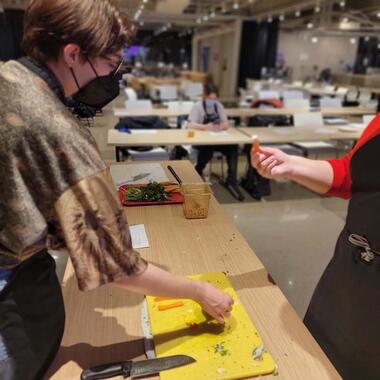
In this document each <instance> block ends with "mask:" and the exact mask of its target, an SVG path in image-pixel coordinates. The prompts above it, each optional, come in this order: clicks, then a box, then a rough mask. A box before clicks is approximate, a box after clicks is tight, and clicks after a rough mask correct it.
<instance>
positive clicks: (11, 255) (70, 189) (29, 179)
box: [0, 0, 233, 380]
mask: <svg viewBox="0 0 380 380" xmlns="http://www.w3.org/2000/svg"><path fill="white" fill-rule="evenodd" d="M130 34H131V32H130V26H129V24H128V21H127V20H126V18H125V16H124V15H123V14H121V13H120V12H119V11H118V9H117V8H116V7H115V6H114V5H113V4H112V2H111V1H108V0H59V1H53V0H32V1H31V2H30V3H29V5H28V7H27V9H26V14H25V24H24V39H23V46H24V50H25V52H26V54H27V57H26V58H23V59H21V60H20V61H9V62H6V63H2V64H0V158H1V165H0V178H1V182H0V377H1V379H2V380H10V379H12V380H21V379H22V380H29V379H36V380H37V379H38V380H40V379H41V378H42V377H43V374H44V373H45V371H46V370H47V368H48V366H49V365H50V363H51V361H52V360H53V359H54V356H55V354H56V352H57V350H58V348H59V345H60V342H61V338H62V334H63V330H64V320H65V313H64V304H63V299H62V294H61V287H60V284H59V282H58V280H57V276H56V273H55V262H54V260H53V258H52V257H51V256H50V255H49V253H48V249H49V248H54V249H59V248H66V249H67V251H68V252H69V255H70V258H71V261H72V263H73V267H74V270H75V274H76V277H77V280H78V285H79V288H80V289H81V290H83V291H85V290H90V289H95V288H97V287H99V286H102V285H106V284H112V285H113V286H118V287H122V288H126V289H129V290H133V291H136V292H139V293H144V294H151V295H166V296H169V297H180V298H190V299H194V300H195V301H197V302H199V303H200V304H201V306H202V307H203V309H204V310H205V311H206V312H208V313H209V314H210V315H212V316H213V317H214V318H216V319H217V320H218V321H219V322H220V323H223V320H224V317H225V316H228V315H229V313H230V311H231V307H232V303H233V301H232V299H231V297H230V296H229V295H227V294H225V293H223V292H221V291H219V290H217V289H215V288H213V287H212V286H210V285H209V284H206V283H203V282H197V281H190V280H187V279H184V278H181V277H177V276H175V275H172V274H169V273H168V272H165V271H163V270H161V269H159V268H157V267H155V266H154V265H152V264H149V263H147V262H146V261H145V260H144V259H143V258H142V257H141V256H140V255H139V253H138V252H136V251H135V250H134V249H133V248H132V244H131V236H130V231H129V227H128V223H127V220H126V217H125V214H124V210H123V208H122V207H121V205H120V202H119V200H118V197H117V195H116V192H115V188H114V185H113V183H112V179H111V177H110V174H109V170H108V168H107V166H106V165H105V163H104V162H103V160H102V159H101V157H100V155H99V151H98V148H97V146H96V144H95V141H94V140H93V138H92V136H91V133H90V131H89V130H88V128H87V127H85V126H83V125H81V124H80V123H78V121H77V119H75V117H74V116H73V115H72V114H71V113H70V112H69V111H68V110H67V109H66V108H65V106H64V102H65V99H66V98H67V97H69V96H73V97H74V98H76V100H77V101H80V102H82V103H83V104H87V105H89V106H96V107H102V106H104V105H105V104H107V103H108V102H109V101H110V100H112V99H113V98H114V97H115V96H117V94H118V91H117V90H118V85H117V71H118V68H119V67H120V64H121V61H122V52H123V49H124V48H125V47H126V45H127V43H128V40H129V36H130Z"/></svg>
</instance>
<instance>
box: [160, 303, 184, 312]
mask: <svg viewBox="0 0 380 380" xmlns="http://www.w3.org/2000/svg"><path fill="white" fill-rule="evenodd" d="M183 305H184V303H183V301H177V302H173V303H170V304H168V305H159V306H158V310H159V311H165V310H169V309H174V308H175V307H180V306H183Z"/></svg>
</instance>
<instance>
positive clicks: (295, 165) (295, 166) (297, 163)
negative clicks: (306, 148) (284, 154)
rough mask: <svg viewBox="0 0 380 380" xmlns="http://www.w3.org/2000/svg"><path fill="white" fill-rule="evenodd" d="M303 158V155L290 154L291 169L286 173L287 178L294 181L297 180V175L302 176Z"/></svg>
mask: <svg viewBox="0 0 380 380" xmlns="http://www.w3.org/2000/svg"><path fill="white" fill-rule="evenodd" d="M302 160H303V157H298V156H289V162H288V165H289V171H288V173H287V175H286V178H287V179H290V180H292V181H294V180H296V179H297V177H299V176H300V169H301V167H302V164H301V161H302Z"/></svg>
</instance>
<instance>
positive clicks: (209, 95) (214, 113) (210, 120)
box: [188, 82, 244, 201]
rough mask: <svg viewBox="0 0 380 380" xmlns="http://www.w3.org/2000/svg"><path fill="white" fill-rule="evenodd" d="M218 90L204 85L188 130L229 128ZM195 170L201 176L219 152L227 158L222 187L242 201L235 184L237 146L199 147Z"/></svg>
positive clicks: (212, 85) (212, 130)
mask: <svg viewBox="0 0 380 380" xmlns="http://www.w3.org/2000/svg"><path fill="white" fill-rule="evenodd" d="M218 96H219V90H218V88H217V86H215V85H214V84H213V83H211V82H208V83H206V84H205V85H204V89H203V100H202V101H200V102H198V103H196V104H194V106H193V108H192V109H191V111H190V114H189V118H188V121H189V123H190V128H192V129H195V130H199V131H209V132H222V131H226V130H227V129H229V128H230V125H229V123H228V119H227V115H226V111H225V109H224V107H223V105H222V104H221V103H220V102H219V101H218ZM195 148H196V149H197V150H198V159H197V164H196V166H195V170H196V171H197V172H198V174H199V175H200V176H203V170H204V169H205V167H206V165H207V164H208V163H209V162H210V160H211V159H212V156H213V154H214V152H221V153H222V154H223V155H224V156H225V157H226V158H227V164H228V174H227V180H226V181H225V183H224V185H225V187H226V188H227V190H229V191H230V192H231V194H232V195H233V196H234V197H235V198H237V199H238V200H240V201H243V200H244V196H243V194H242V193H241V192H240V190H239V187H238V184H237V168H238V157H239V147H238V145H199V146H196V147H195Z"/></svg>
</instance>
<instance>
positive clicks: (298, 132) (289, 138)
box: [237, 125, 363, 144]
mask: <svg viewBox="0 0 380 380" xmlns="http://www.w3.org/2000/svg"><path fill="white" fill-rule="evenodd" d="M237 129H238V130H239V131H241V132H242V133H245V134H246V135H247V136H249V137H252V136H253V135H255V136H257V137H258V139H259V141H260V142H261V143H264V144H283V143H292V142H300V141H329V140H357V139H359V137H360V136H361V134H362V133H363V129H360V128H355V129H356V131H352V132H350V131H349V132H345V131H341V130H340V129H339V127H332V126H329V125H326V126H324V127H320V128H312V127H309V128H299V127H266V128H261V127H239V128H237Z"/></svg>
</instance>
